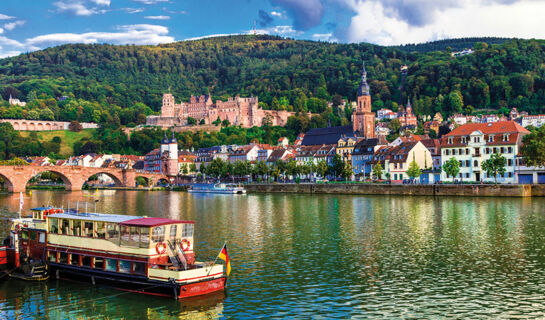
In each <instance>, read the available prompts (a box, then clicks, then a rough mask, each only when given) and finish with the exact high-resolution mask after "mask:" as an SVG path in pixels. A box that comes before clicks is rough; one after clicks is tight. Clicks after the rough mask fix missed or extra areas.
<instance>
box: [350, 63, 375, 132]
mask: <svg viewBox="0 0 545 320" xmlns="http://www.w3.org/2000/svg"><path fill="white" fill-rule="evenodd" d="M352 128H353V131H354V133H356V134H357V135H358V136H360V137H364V138H366V139H370V138H376V134H375V113H374V112H371V94H370V93H369V84H367V71H365V63H364V64H363V69H362V71H361V82H360V87H359V88H358V104H357V106H356V110H354V112H353V113H352Z"/></svg>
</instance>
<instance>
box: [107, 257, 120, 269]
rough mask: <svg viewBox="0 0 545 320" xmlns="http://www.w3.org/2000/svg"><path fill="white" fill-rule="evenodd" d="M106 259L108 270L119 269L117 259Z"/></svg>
mask: <svg viewBox="0 0 545 320" xmlns="http://www.w3.org/2000/svg"><path fill="white" fill-rule="evenodd" d="M105 260H106V271H117V260H114V259H105Z"/></svg>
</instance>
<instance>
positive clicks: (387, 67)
mask: <svg viewBox="0 0 545 320" xmlns="http://www.w3.org/2000/svg"><path fill="white" fill-rule="evenodd" d="M428 45H430V44H428ZM473 49H474V50H475V53H474V54H470V55H466V56H463V57H458V58H454V57H451V56H450V53H449V52H447V51H434V52H428V53H417V52H410V50H401V49H400V48H396V47H383V46H377V45H371V44H365V43H361V44H336V43H325V42H314V41H302V40H290V39H283V38H279V37H272V36H254V35H248V36H229V37H219V38H209V39H203V40H195V41H183V42H176V43H172V44H165V45H159V46H133V45H128V46H114V45H81V44H78V45H63V46H59V47H54V48H49V49H45V50H41V51H37V52H32V53H28V54H23V55H20V56H17V57H12V58H6V59H2V60H0V93H1V94H2V96H3V98H4V99H7V98H8V97H9V95H10V94H11V95H12V96H14V97H17V98H19V99H21V100H24V101H28V102H29V104H28V105H27V107H9V106H8V105H7V102H0V118H4V117H8V118H21V117H25V118H54V119H56V120H74V119H77V120H79V121H98V122H105V121H114V123H120V124H129V125H133V124H137V123H142V122H143V121H145V115H147V114H150V113H151V112H152V110H155V111H157V110H159V108H160V104H161V95H162V93H163V92H166V91H167V90H169V88H170V91H171V92H172V93H173V94H174V95H175V97H176V99H177V100H178V101H180V100H182V99H183V100H185V99H188V97H189V96H190V95H192V94H194V95H197V94H208V93H210V94H211V95H212V96H213V97H214V98H222V99H223V98H225V97H227V96H231V95H237V94H240V95H241V96H249V95H257V96H258V97H259V100H260V102H261V104H262V106H263V107H264V108H269V109H288V110H295V111H301V110H305V111H306V110H309V111H312V112H315V113H324V112H329V111H327V110H325V109H326V106H327V104H326V101H331V100H332V98H333V97H334V95H336V94H338V95H340V96H343V97H347V98H348V99H355V97H356V90H357V86H358V82H359V79H360V70H361V65H362V61H365V63H366V68H367V72H368V79H369V83H370V86H371V93H372V98H373V107H374V108H375V109H377V108H380V107H383V106H384V107H389V108H393V109H394V110H396V109H397V105H398V102H399V101H401V102H403V103H406V101H407V98H408V97H410V98H411V102H412V104H413V108H414V109H415V111H416V113H417V114H420V115H423V114H433V113H435V112H437V111H441V112H443V113H444V114H446V115H448V114H452V113H454V112H460V111H468V112H469V111H472V110H473V108H475V109H484V108H487V109H490V108H492V109H497V110H500V109H501V108H503V109H501V110H502V111H505V110H506V109H505V108H507V107H517V108H518V109H519V110H527V111H529V112H531V113H537V112H545V108H544V106H545V65H544V63H543V62H544V61H545V41H542V40H508V41H505V42H503V43H502V44H491V45H488V44H486V43H477V44H476V45H474V46H473ZM405 64H406V65H408V76H407V79H406V81H405V84H404V85H403V86H402V77H401V74H400V68H401V66H403V65H405ZM402 87H403V90H401V88H402ZM61 96H66V97H68V98H67V99H58V98H59V97H61ZM337 100H338V97H337ZM150 108H151V109H150ZM320 123H324V122H323V121H321V122H320Z"/></svg>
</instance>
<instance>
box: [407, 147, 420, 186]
mask: <svg viewBox="0 0 545 320" xmlns="http://www.w3.org/2000/svg"><path fill="white" fill-rule="evenodd" d="M421 174H422V171H420V167H419V166H418V163H416V161H415V160H414V152H413V161H411V163H410V164H409V168H408V169H407V175H408V176H409V178H411V180H414V179H416V178H418V177H420V175H421Z"/></svg>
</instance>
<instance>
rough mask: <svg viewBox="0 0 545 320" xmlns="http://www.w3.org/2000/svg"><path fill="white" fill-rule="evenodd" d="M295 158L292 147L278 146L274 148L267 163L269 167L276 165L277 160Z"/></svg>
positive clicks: (286, 160) (285, 160)
mask: <svg viewBox="0 0 545 320" xmlns="http://www.w3.org/2000/svg"><path fill="white" fill-rule="evenodd" d="M293 159H295V154H294V153H293V151H291V150H290V149H286V148H278V149H275V150H273V152H272V153H271V155H270V156H269V158H268V159H267V165H268V166H269V167H272V166H274V164H275V163H276V161H284V162H288V161H290V160H293Z"/></svg>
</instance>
